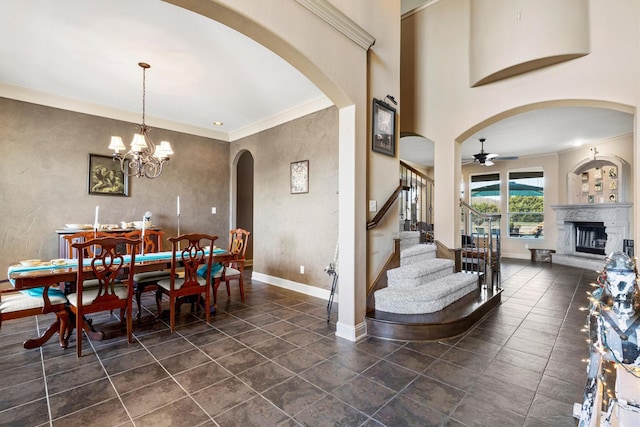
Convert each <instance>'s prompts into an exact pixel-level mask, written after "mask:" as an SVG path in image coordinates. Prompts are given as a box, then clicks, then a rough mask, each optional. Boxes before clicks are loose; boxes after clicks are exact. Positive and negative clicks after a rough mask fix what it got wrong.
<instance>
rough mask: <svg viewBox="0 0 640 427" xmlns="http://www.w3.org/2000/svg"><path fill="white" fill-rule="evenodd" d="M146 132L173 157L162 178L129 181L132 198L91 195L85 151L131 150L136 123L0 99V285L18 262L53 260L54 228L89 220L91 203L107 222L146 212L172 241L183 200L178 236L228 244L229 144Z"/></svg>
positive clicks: (55, 250) (158, 131)
mask: <svg viewBox="0 0 640 427" xmlns="http://www.w3.org/2000/svg"><path fill="white" fill-rule="evenodd" d="M151 127H152V131H151V137H152V139H153V141H155V142H159V141H161V140H167V141H170V142H171V144H172V146H173V150H174V152H175V154H174V156H173V158H172V159H171V161H170V162H169V164H168V165H167V166H166V169H165V171H164V172H163V173H162V175H160V176H159V177H158V178H156V179H155V180H149V179H146V178H130V182H129V195H130V196H129V197H117V196H103V195H89V194H88V191H87V185H88V184H87V177H88V168H89V166H88V161H89V153H94V154H103V155H111V152H110V150H108V148H107V146H108V144H109V138H110V136H111V135H120V136H122V138H123V140H124V142H125V144H126V145H128V144H129V143H130V141H131V137H132V136H133V133H134V132H136V126H135V124H134V123H127V122H123V121H118V120H111V119H105V118H101V117H95V116H91V115H86V114H80V113H75V112H70V111H65V110H61V109H56V108H50V107H45V106H41V105H36V104H30V103H26V102H21V101H15V100H10V99H6V98H0V147H1V149H2V156H1V157H0V187H1V188H2V192H1V196H0V236H1V238H0V280H4V279H5V278H6V271H7V267H8V266H9V265H10V264H13V263H16V262H18V261H20V260H23V259H32V258H40V259H43V260H49V259H52V258H57V257H58V235H57V234H56V233H55V230H56V229H61V228H64V224H67V223H89V224H91V223H93V221H94V217H95V209H96V206H100V215H99V221H100V222H101V223H105V224H107V223H114V224H117V223H119V222H120V221H140V220H142V216H143V214H144V212H146V211H150V212H152V214H153V216H152V222H153V223H154V224H155V225H157V226H159V227H161V228H162V229H163V230H164V231H165V233H166V234H165V237H169V236H175V235H176V234H177V226H178V223H177V215H176V214H177V209H176V197H177V196H180V205H181V206H180V208H181V218H180V232H181V233H186V232H205V233H211V234H217V235H218V236H219V237H220V238H219V240H218V242H217V244H218V246H222V247H226V246H227V244H228V239H229V237H228V236H229V214H228V212H229V175H230V172H229V171H230V166H229V143H227V142H223V141H218V140H214V139H210V138H204V137H199V136H193V135H187V134H184V133H179V132H173V131H168V130H163V129H156V128H153V126H151ZM213 206H215V207H217V214H216V215H212V214H211V207H213ZM165 249H170V246H169V245H168V244H167V242H166V241H165ZM5 285H6V284H5Z"/></svg>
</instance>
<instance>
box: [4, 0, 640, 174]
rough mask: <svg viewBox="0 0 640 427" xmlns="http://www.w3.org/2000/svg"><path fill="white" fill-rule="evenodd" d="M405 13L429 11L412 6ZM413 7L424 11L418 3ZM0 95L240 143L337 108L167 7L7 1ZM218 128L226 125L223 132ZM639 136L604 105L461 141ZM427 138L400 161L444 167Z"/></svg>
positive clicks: (496, 144)
mask: <svg viewBox="0 0 640 427" xmlns="http://www.w3.org/2000/svg"><path fill="white" fill-rule="evenodd" d="M403 1H404V2H407V3H406V4H405V3H403V8H405V7H408V6H407V5H409V6H412V7H416V5H418V4H420V3H424V1H423V0H403ZM412 3H413V4H412ZM0 11H2V12H1V13H0V58H2V60H1V61H0V96H3V97H8V98H14V99H20V100H24V101H28V102H36V103H39V104H43V105H51V106H54V107H59V108H66V109H70V110H74V111H81V112H86V113H89V114H96V115H101V116H105V117H111V118H115V119H120V120H126V121H131V122H134V123H139V122H140V120H141V115H142V69H141V68H140V67H138V65H137V64H138V62H141V61H142V62H147V63H149V64H151V68H150V69H149V70H148V71H147V75H146V88H147V96H146V116H147V120H146V122H147V124H149V125H150V126H152V127H163V128H167V129H173V130H178V131H183V132H188V133H193V134H196V135H202V136H208V137H212V138H217V139H221V140H225V141H233V140H235V139H238V138H241V137H243V136H247V135H251V134H253V133H255V132H258V131H261V130H264V129H268V128H270V127H273V126H276V125H278V124H281V123H284V122H287V121H289V120H292V119H295V118H297V117H301V116H303V115H306V114H309V113H312V112H314V111H318V110H320V109H322V108H326V107H328V106H329V105H331V102H330V101H329V100H328V99H327V98H326V97H325V96H324V95H323V94H322V93H321V92H320V90H319V89H318V88H317V87H315V86H314V85H313V84H312V83H311V82H310V81H309V80H308V79H306V78H305V77H304V76H303V75H302V74H300V73H299V72H298V71H297V70H295V69H294V68H293V67H291V66H290V65H289V64H288V63H287V62H285V61H284V60H283V59H282V58H280V57H278V56H277V55H275V54H273V53H272V52H271V51H269V50H267V49H265V48H264V47H262V46H261V45H259V44H257V43H255V42H254V41H253V40H251V39H248V38H247V37H245V36H243V35H242V34H240V33H238V32H236V31H234V30H231V29H229V28H228V27H225V26H223V25H220V24H218V23H217V22H215V21H212V20H210V19H208V18H204V17H202V16H200V15H197V14H195V13H192V12H189V11H187V10H184V9H182V8H179V7H177V6H174V5H171V4H168V3H165V2H162V1H158V0H135V1H131V0H91V1H88V0H64V1H63V2H61V1H60V0H29V1H17V0H0ZM214 121H221V122H223V123H224V125H223V126H221V127H215V126H214V125H213V122H214ZM632 131H633V116H632V115H630V114H625V113H620V112H615V111H611V110H602V109H595V108H572V107H563V108H553V109H545V110H537V111H531V112H528V113H523V114H520V115H517V116H513V117H511V118H508V119H505V120H503V121H501V122H499V123H496V124H493V125H491V126H490V127H488V128H486V129H483V130H482V131H481V132H478V133H477V134H476V135H473V136H472V137H470V138H469V140H468V142H465V143H464V144H463V145H462V157H463V159H468V158H471V156H472V155H473V154H474V153H477V152H478V151H479V149H480V144H479V142H478V138H486V139H487V141H486V143H485V150H486V151H487V152H491V153H498V154H500V155H502V156H513V155H519V156H527V155H537V154H542V153H548V152H557V151H562V150H565V149H568V148H571V147H573V146H574V144H576V141H577V140H580V141H582V142H583V143H585V144H588V143H591V142H595V141H598V140H602V139H606V138H609V137H611V136H616V135H621V134H626V133H630V132H632ZM429 144H430V143H428V141H425V140H424V138H418V139H417V140H416V139H415V138H409V139H407V138H403V139H402V141H401V144H400V146H401V147H400V156H401V158H403V159H405V160H409V161H412V162H414V163H418V164H424V165H429V164H433V150H432V149H431V148H430V145H429Z"/></svg>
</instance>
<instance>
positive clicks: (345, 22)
mask: <svg viewBox="0 0 640 427" xmlns="http://www.w3.org/2000/svg"><path fill="white" fill-rule="evenodd" d="M296 1H297V2H298V3H300V5H301V6H304V7H305V8H307V9H308V10H309V11H311V12H312V13H313V14H315V15H316V16H317V17H318V18H320V19H322V20H323V21H324V22H326V23H327V24H329V25H331V26H332V27H333V28H335V29H336V30H338V31H340V32H341V33H342V34H344V35H345V36H347V37H348V38H349V39H350V40H352V41H353V42H354V43H356V44H357V45H358V46H360V47H361V48H363V49H364V50H369V48H371V46H373V45H374V43H375V42H376V39H375V37H373V36H372V35H371V34H369V33H368V32H367V31H365V30H364V28H362V27H361V26H360V25H358V24H356V23H355V22H354V21H353V20H352V19H351V18H349V17H348V16H347V15H345V14H344V13H342V12H341V11H340V10H338V8H336V7H335V6H334V5H332V4H331V3H329V2H328V1H327V0H296Z"/></svg>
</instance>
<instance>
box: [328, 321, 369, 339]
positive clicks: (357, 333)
mask: <svg viewBox="0 0 640 427" xmlns="http://www.w3.org/2000/svg"><path fill="white" fill-rule="evenodd" d="M336 336H337V337H340V338H344V339H346V340H349V341H354V342H358V341H361V340H363V339H364V338H366V336H367V324H366V323H365V322H362V323H360V324H358V325H356V326H355V327H353V326H349V325H347V324H345V323H342V322H340V321H338V323H336Z"/></svg>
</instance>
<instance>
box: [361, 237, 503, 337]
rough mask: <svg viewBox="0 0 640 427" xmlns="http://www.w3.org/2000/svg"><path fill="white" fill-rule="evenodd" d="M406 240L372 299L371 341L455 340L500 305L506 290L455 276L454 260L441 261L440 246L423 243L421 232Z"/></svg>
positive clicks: (476, 277)
mask: <svg viewBox="0 0 640 427" xmlns="http://www.w3.org/2000/svg"><path fill="white" fill-rule="evenodd" d="M400 235H401V238H402V240H400V239H396V240H395V251H394V254H395V255H394V256H392V257H391V258H390V260H389V261H388V263H387V266H386V269H385V271H383V273H382V274H381V276H380V277H379V279H377V280H376V282H375V285H374V286H373V288H372V289H370V291H369V292H368V293H367V312H366V315H365V321H366V324H367V335H369V336H372V337H377V338H382V339H390V340H412V341H428V340H438V339H443V338H450V337H454V336H457V335H460V334H463V333H464V332H466V331H468V330H469V329H470V328H471V327H473V325H475V324H476V323H477V322H478V321H479V320H480V319H482V318H483V317H484V316H486V315H487V314H488V313H489V312H490V311H491V310H493V309H494V308H495V307H496V306H498V305H499V304H500V302H501V294H502V289H500V288H499V287H498V286H486V284H484V282H483V280H484V275H483V274H482V273H480V272H478V271H475V272H458V273H456V272H454V271H455V267H454V261H453V260H451V259H445V258H438V257H437V256H436V254H437V253H440V252H439V250H440V247H439V245H438V244H437V243H436V244H425V243H419V241H420V240H421V233H420V232H419V231H413V232H401V233H400ZM437 245H438V246H437Z"/></svg>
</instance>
